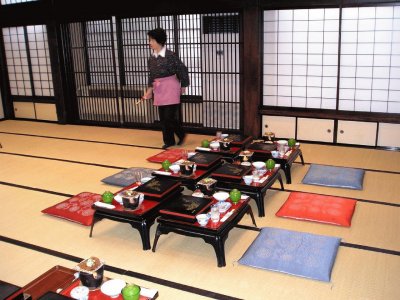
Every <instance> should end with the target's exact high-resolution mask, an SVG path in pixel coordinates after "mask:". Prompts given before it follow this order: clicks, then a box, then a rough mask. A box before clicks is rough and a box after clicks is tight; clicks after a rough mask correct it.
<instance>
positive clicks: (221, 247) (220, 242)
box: [203, 235, 227, 268]
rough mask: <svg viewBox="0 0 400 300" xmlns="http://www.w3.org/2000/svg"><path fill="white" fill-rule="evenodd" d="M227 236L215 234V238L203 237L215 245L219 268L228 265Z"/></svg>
mask: <svg viewBox="0 0 400 300" xmlns="http://www.w3.org/2000/svg"><path fill="white" fill-rule="evenodd" d="M226 238H227V235H226V236H224V237H220V236H215V237H213V238H203V239H204V241H205V242H206V243H208V244H211V245H212V246H213V248H214V251H215V255H216V256H217V264H218V267H219V268H221V267H225V266H226V261H225V240H226Z"/></svg>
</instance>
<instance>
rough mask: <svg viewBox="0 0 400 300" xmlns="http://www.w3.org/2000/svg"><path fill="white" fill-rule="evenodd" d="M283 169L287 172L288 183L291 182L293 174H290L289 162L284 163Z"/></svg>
mask: <svg viewBox="0 0 400 300" xmlns="http://www.w3.org/2000/svg"><path fill="white" fill-rule="evenodd" d="M283 171H284V172H285V176H286V183H287V184H291V183H292V176H291V174H290V165H289V164H287V163H286V164H284V165H283Z"/></svg>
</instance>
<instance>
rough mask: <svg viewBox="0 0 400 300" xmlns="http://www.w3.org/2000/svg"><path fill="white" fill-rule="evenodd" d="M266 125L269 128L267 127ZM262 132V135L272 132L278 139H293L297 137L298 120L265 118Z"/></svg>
mask: <svg viewBox="0 0 400 300" xmlns="http://www.w3.org/2000/svg"><path fill="white" fill-rule="evenodd" d="M266 125H267V126H268V127H265V126H266ZM261 130H262V132H261V135H263V134H264V133H265V132H266V131H271V132H274V133H275V136H276V137H277V138H293V137H295V136H296V118H295V117H281V116H263V117H262V128H261Z"/></svg>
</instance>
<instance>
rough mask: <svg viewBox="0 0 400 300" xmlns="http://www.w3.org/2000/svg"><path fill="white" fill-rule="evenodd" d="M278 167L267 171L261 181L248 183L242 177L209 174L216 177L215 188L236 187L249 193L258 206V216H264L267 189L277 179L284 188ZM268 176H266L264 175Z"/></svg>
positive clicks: (229, 188)
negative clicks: (237, 178) (238, 178)
mask: <svg viewBox="0 0 400 300" xmlns="http://www.w3.org/2000/svg"><path fill="white" fill-rule="evenodd" d="M279 170H280V167H276V168H275V169H274V170H272V171H268V172H267V173H266V174H265V175H264V176H263V177H261V178H260V179H261V180H263V181H262V182H253V183H251V184H250V185H247V184H245V183H244V181H243V179H240V180H236V179H235V178H233V177H228V176H227V177H222V176H213V174H211V176H212V177H213V178H215V179H217V180H218V181H217V188H218V189H221V190H225V191H230V190H232V189H238V190H239V191H241V192H242V193H244V194H248V195H250V196H251V197H252V198H253V199H254V200H255V201H256V204H257V208H258V216H259V217H264V216H265V208H264V197H265V194H266V193H267V190H268V189H269V188H270V187H271V186H272V185H273V184H274V183H275V182H276V180H278V181H279V183H280V186H281V190H282V191H283V190H284V186H283V181H282V176H281V174H280V172H279ZM266 176H268V177H266Z"/></svg>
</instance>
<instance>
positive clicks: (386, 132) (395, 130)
mask: <svg viewBox="0 0 400 300" xmlns="http://www.w3.org/2000/svg"><path fill="white" fill-rule="evenodd" d="M378 146H381V147H400V124H388V123H379V133H378Z"/></svg>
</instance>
